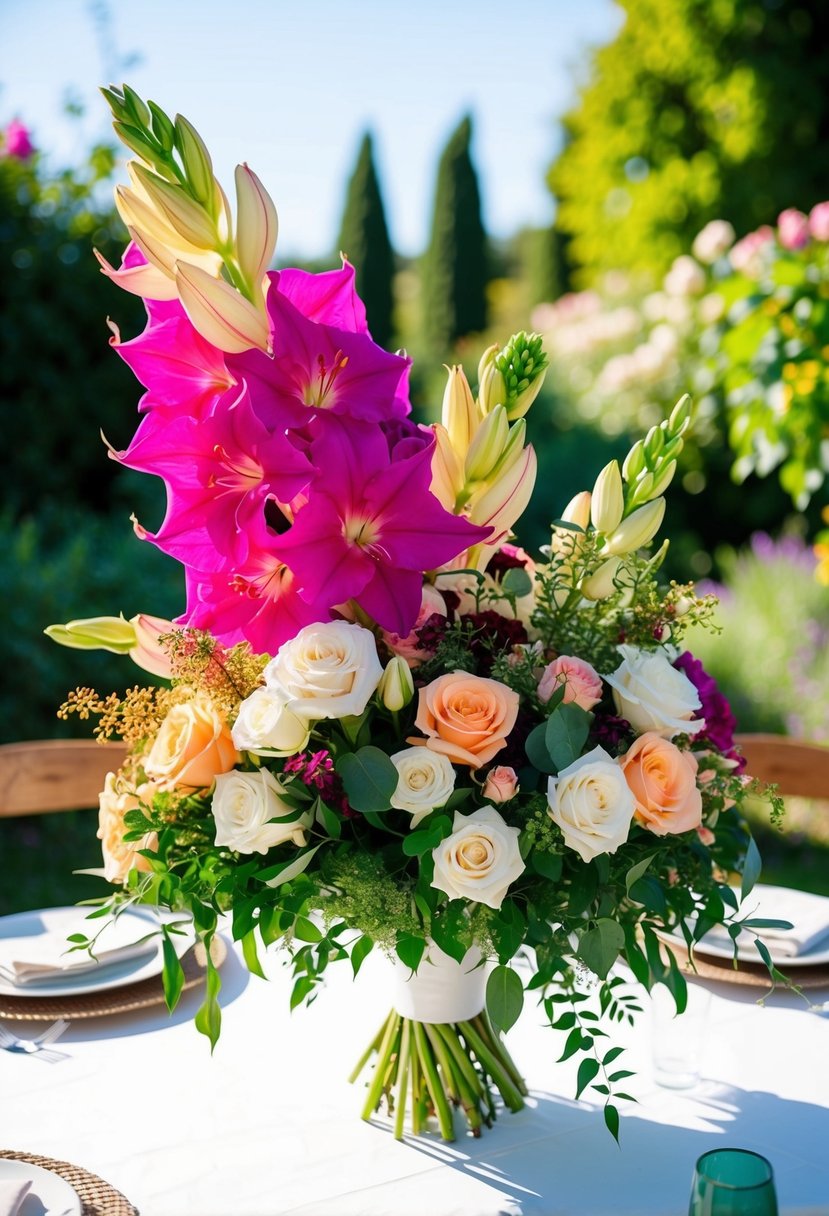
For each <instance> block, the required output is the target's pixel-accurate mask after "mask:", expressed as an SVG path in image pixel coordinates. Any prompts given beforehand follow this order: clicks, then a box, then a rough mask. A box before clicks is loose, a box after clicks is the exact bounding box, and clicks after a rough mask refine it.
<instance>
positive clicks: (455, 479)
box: [429, 422, 463, 511]
mask: <svg viewBox="0 0 829 1216" xmlns="http://www.w3.org/2000/svg"><path fill="white" fill-rule="evenodd" d="M432 430H433V431H434V435H435V450H434V452H433V453H432V482H431V485H430V487H429V488H430V489H431V491H432V493H433V494H434V496H435V498H437V499H438V500H439V502H440V503H441V505H442V506H444V507H446V510H447V511H454V510H455V503H456V502H457V498H458V495H459V494H460V493H461V492H462V490H463V465H462V464H461V461H460V458H459V457H458V454H457V452H456V451H455V449H454V448H453V446H452V441H451V439H450V438H449V432H448V431H447V429H446V427H445V426H442V425H441V424H440V423H439V422H435V423H434V424H433V426H432Z"/></svg>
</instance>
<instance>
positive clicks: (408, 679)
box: [377, 655, 414, 713]
mask: <svg viewBox="0 0 829 1216" xmlns="http://www.w3.org/2000/svg"><path fill="white" fill-rule="evenodd" d="M377 691H378V692H379V694H380V700H381V701H382V702H383V704H384V705H385V707H386V709H390V710H391V711H392V713H398V712H399V711H400V710H401V709H405V708H406V706H407V705H408V704H409V702H410V701H411V700H412V698H413V697H414V680H413V679H412V672H411V668H410V667H409V664H408V663H407V662H406V660H405V659H404V658H402V657H401V656H400V655H395V656H394V658H393V659H390V660H389V662H388V665H387V667H386V670H385V671H384V672H383V676H382V678H381V680H380V684H379V687H378V689H377Z"/></svg>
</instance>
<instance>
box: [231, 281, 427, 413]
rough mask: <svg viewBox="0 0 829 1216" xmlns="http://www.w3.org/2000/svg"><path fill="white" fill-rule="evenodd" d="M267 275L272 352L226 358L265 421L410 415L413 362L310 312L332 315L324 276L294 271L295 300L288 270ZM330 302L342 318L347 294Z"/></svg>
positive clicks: (332, 297) (245, 352)
mask: <svg viewBox="0 0 829 1216" xmlns="http://www.w3.org/2000/svg"><path fill="white" fill-rule="evenodd" d="M283 273H284V272H283ZM340 273H343V272H340ZM269 277H270V280H271V285H270V290H269V291H268V299H267V308H268V315H269V317H270V327H271V341H272V345H273V354H272V355H268V354H266V353H265V352H264V351H261V350H247V351H244V352H243V353H242V354H237V355H228V357H227V365H228V367H229V368H230V369H231V371H232V372H233V373H234V374H235V375H236V376H237V377H238V378H239V379H244V380H245V381H246V382H247V384H248V387H249V389H250V392H251V398H252V401H253V405H254V409H255V410H256V412H257V413H258V414H259V417H260V418H261V419H262V421H263V422H264V423H265V424H266V425H267V426H269V427H271V428H272V429H276V428H277V427H278V428H280V429H283V428H285V427H302V426H305V424H306V423H307V422H309V421H310V420H311V418H312V417H313V416H314V414H315V413H317V412H325V413H331V414H343V415H348V416H350V417H352V418H360V419H364V420H366V421H369V422H380V421H381V420H382V419H385V418H404V417H405V416H406V415H407V414H408V413H409V404H408V398H407V388H406V385H407V379H408V374H409V366H410V363H411V360H410V359H408V358H403V357H402V356H401V355H390V354H389V353H388V352H387V351H384V350H383V349H382V348H381V347H379V346H377V345H376V344H375V343H374V342H372V340H371V338H369V336H368V334H367V333H359V332H349V331H348V330H345V329H339V328H337V327H336V326H334V325H330V324H328V323H326V322H323V321H315V320H310V319H309V318H308V317H307V316H305V315H304V312H303V310H304V309H305V308H306V307H307V308H308V309H309V310H310V311H311V312H312V313H314V314H315V315H317V316H320V315H327V309H326V307H325V300H324V299H323V298H322V293H321V292H320V290H319V286H318V284H317V283H316V282H315V280H316V278H317V277H318V276H314V275H308V276H306V277H305V278H299V277H298V274H297V273H295V274H294V275H293V276H289V279H288V285H289V290H290V291H291V294H292V296H293V302H292V300H290V299H289V298H288V297H287V296H285V295H283V294H282V292H281V291H280V290H279V284H280V280H281V278H282V276H281V275H278V274H273V275H271V276H269ZM332 301H333V303H332ZM328 304H329V306H330V309H331V312H332V314H333V315H335V316H336V317H337V319H342V313H343V305H342V293H340V294H336V293H334V294H332V295H331V296H330V297H329V298H328ZM300 306H301V307H300ZM355 316H356V314H355Z"/></svg>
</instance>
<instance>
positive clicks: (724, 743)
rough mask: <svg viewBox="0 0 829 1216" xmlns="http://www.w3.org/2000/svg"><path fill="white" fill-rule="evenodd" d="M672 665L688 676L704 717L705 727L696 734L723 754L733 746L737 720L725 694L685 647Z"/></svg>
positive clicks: (731, 749) (727, 752) (729, 751)
mask: <svg viewBox="0 0 829 1216" xmlns="http://www.w3.org/2000/svg"><path fill="white" fill-rule="evenodd" d="M674 667H675V668H676V669H677V670H678V671H681V672H683V673H684V674H685V675H686V676H687V677H688V679H689V680H690V681H691V683H692V684H693V685H694V688H696V690H697V693H698V694H699V699H700V701H701V702H702V708H701V710H700V716H701V717H703V718H705V729H704V730H703V731H701V732H700V734H699V735H698V736H697V738H699V739H708V740H709V742H710V743H713V745H714V747H716V748H717V749H718V750H719V751H721V752H722V753H723V754H724V755H729V753H731V752H732V751H733V749H734V731H735V730H736V729H737V723H736V721H735V719H734V714H733V713H732V712H731V706H730V705H729V703H728V700H727V698H726V697H725V696H723V694H722V693H721V692H720V690H719V688H718V687H717V682H716V680H715V679H714V677H713V676H711V675H709V674H708V672H707V671H706V670H705V668H704V667H703V665H702V663H701V662H700V661H699V659H695V658H694V656H693V655H692V654H691V653H690V651H688V650H685V651H683V653H682V654H681V655H680V656H679V658H678V659H677V660H676V661H675V663H674Z"/></svg>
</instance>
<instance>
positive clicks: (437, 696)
mask: <svg viewBox="0 0 829 1216" xmlns="http://www.w3.org/2000/svg"><path fill="white" fill-rule="evenodd" d="M517 716H518V693H516V692H513V690H512V689H511V688H507V686H506V684H501V683H500V681H498V680H487V679H484V678H483V677H482V676H471V675H468V674H467V673H466V672H465V671H455V672H452V673H451V674H449V675H445V676H440V677H439V678H438V679H437V680H433V681H432V683H431V684H427V685H426V687H425V688H421V690H420V701H419V704H418V709H417V717H416V718H415V726H416V727H417V729H418V730H421V731H423V734H424V735H427V736H428V738H426V739H408V740H407V742H408V743H412V744H415V745H416V746H418V745H419V746H421V747H430V748H431V749H432V751H435V752H442V753H443V755H445V756H448V757H449V759H450V760H451V761H452V762H453V763H454V764H468V765H469V767H470V768H480V766H481V765H482V764H487V763H488V762H489V761H490V760H491V759H492V757H493V756H494V755H495V753H496V752H499V751H500V750H501V748H502V747H503V746H504V744H505V743H506V741H507V735H508V734H509V733H510V731H511V730H512V728H513V726H514V725H515V719H516V717H517Z"/></svg>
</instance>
